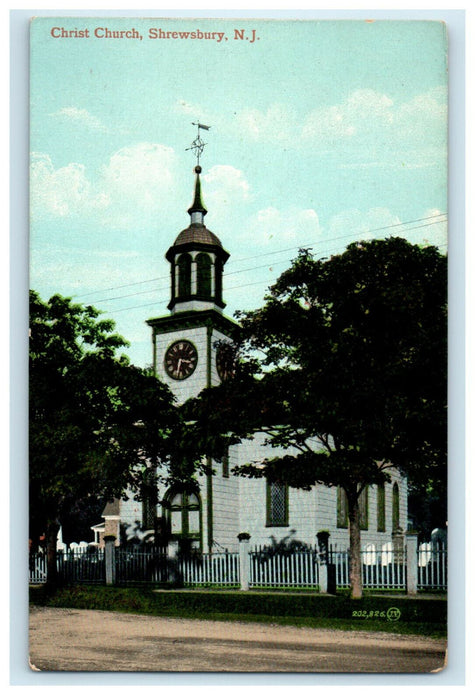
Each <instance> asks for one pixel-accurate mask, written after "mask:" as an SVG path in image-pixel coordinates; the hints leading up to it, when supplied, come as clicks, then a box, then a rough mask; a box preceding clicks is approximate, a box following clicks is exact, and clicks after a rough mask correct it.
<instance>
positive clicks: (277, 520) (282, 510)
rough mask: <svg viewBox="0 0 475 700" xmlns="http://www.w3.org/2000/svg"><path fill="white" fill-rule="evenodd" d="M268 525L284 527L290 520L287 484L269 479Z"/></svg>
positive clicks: (267, 498)
mask: <svg viewBox="0 0 475 700" xmlns="http://www.w3.org/2000/svg"><path fill="white" fill-rule="evenodd" d="M266 495H267V497H266V510H267V522H266V525H267V526H268V527H269V526H277V527H283V526H286V525H288V520H289V493H288V488H287V485H286V484H283V483H281V482H279V481H267V494H266Z"/></svg>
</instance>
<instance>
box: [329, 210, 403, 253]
mask: <svg viewBox="0 0 475 700" xmlns="http://www.w3.org/2000/svg"><path fill="white" fill-rule="evenodd" d="M400 223H401V220H400V218H399V217H398V216H397V215H395V214H393V213H392V212H391V211H390V210H389V209H387V208H386V207H374V208H372V209H368V210H367V211H360V210H359V209H347V210H345V211H341V212H340V213H339V214H337V215H336V216H333V217H332V218H331V219H330V221H329V223H328V227H327V228H326V229H325V239H326V241H327V246H328V252H330V253H333V252H335V251H337V250H340V249H341V248H346V246H347V245H348V244H349V243H350V242H351V241H352V240H358V239H360V240H365V239H370V238H386V237H387V236H391V235H397V234H398V231H399V228H400V227H399V224H400Z"/></svg>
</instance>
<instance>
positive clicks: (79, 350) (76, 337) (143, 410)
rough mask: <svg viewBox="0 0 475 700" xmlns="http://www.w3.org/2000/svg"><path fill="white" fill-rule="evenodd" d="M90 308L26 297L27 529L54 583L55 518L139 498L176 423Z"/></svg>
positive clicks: (159, 387)
mask: <svg viewBox="0 0 475 700" xmlns="http://www.w3.org/2000/svg"><path fill="white" fill-rule="evenodd" d="M98 317H99V312H98V311H97V310H96V309H94V308H93V307H91V306H81V305H78V304H73V303H72V302H71V299H68V298H63V297H61V296H59V295H55V296H53V297H51V299H50V300H49V301H48V302H44V301H42V300H41V298H40V297H39V295H38V294H37V293H36V292H34V291H32V292H30V368H29V380H30V386H29V399H30V421H29V441H30V526H31V528H32V529H33V530H36V532H44V533H45V534H46V540H47V561H48V575H47V580H48V583H49V584H51V585H53V584H55V582H56V539H57V534H58V530H59V527H60V523H61V521H62V520H63V519H64V520H67V518H68V515H69V514H70V513H71V512H74V511H77V510H79V509H81V508H82V507H83V506H85V505H86V504H87V503H88V502H90V501H91V499H97V497H100V496H102V497H103V498H104V499H110V498H113V497H121V496H124V495H125V492H126V490H127V489H131V490H132V491H135V492H136V493H137V494H138V496H139V497H141V496H143V488H144V483H145V484H147V485H148V487H149V488H153V484H154V479H155V469H156V466H157V464H158V463H159V462H160V461H162V460H166V459H167V458H168V455H169V451H170V446H171V445H172V442H171V440H170V439H169V437H170V435H171V433H172V431H173V429H174V426H175V424H176V421H177V414H176V409H175V408H174V405H173V399H172V395H171V393H170V391H169V390H168V388H167V387H166V386H165V385H163V384H162V383H161V382H159V381H158V380H157V379H156V378H155V377H153V376H152V375H151V373H149V372H146V371H145V370H142V369H140V368H138V367H135V366H133V365H131V364H130V363H129V361H128V359H127V358H126V357H125V356H124V355H120V354H118V353H119V350H120V349H121V348H123V347H124V346H125V345H126V343H125V341H124V340H123V338H121V337H120V336H119V335H117V334H115V333H114V332H113V329H114V323H113V322H112V321H110V320H100V319H99V318H98Z"/></svg>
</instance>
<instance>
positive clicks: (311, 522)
mask: <svg viewBox="0 0 475 700" xmlns="http://www.w3.org/2000/svg"><path fill="white" fill-rule="evenodd" d="M200 172H201V167H200V166H199V165H197V166H196V168H195V173H196V180H195V187H194V199H193V203H192V205H191V207H190V208H189V209H188V213H189V215H190V222H189V225H188V227H187V228H185V229H184V230H183V231H181V233H179V235H178V236H177V237H176V238H175V241H174V243H173V244H172V245H171V246H170V248H169V249H168V251H167V252H166V258H167V260H168V262H169V263H170V275H171V298H170V302H169V304H168V311H169V313H168V314H166V315H164V316H160V317H158V318H153V319H150V320H148V321H147V323H148V325H149V326H150V328H151V330H152V344H153V366H154V368H155V372H156V374H157V376H158V377H159V378H160V379H161V380H162V381H163V382H165V383H166V384H168V386H169V387H170V388H171V389H172V391H173V392H174V394H175V395H176V397H177V399H178V402H179V403H183V402H184V401H186V400H187V399H188V398H190V397H192V396H196V395H198V394H199V392H200V391H201V390H202V389H203V388H205V387H210V386H215V385H217V384H218V383H219V382H220V381H221V379H222V378H223V377H224V376H225V374H226V372H227V371H228V369H229V365H228V362H227V355H226V341H229V340H230V339H231V338H232V337H233V331H234V330H235V328H236V323H235V321H233V320H232V319H230V318H228V317H227V316H226V315H225V314H224V312H223V310H224V307H225V303H224V301H223V270H224V266H225V264H226V261H227V260H228V258H229V253H228V252H226V250H225V248H224V247H223V245H222V243H221V241H220V239H219V238H218V236H217V235H216V234H214V233H212V232H211V231H210V230H209V229H208V228H207V227H206V225H205V223H204V219H205V216H206V213H207V212H206V209H205V207H204V205H203V201H202V194H201V182H200ZM271 449H272V448H270V447H267V446H264V445H263V441H262V440H259V436H256V438H255V439H254V440H252V441H247V442H246V443H243V444H241V445H235V446H232V447H230V449H229V454H227V455H225V456H224V458H223V461H222V462H216V463H212V466H213V468H214V473H213V474H212V475H203V476H198V477H197V487H196V490H194V491H190V492H185V491H180V490H169V491H168V492H161V493H159V494H158V505H156V506H154V508H153V511H152V512H150V504H142V503H141V502H138V501H135V500H134V499H133V498H130V499H129V500H126V501H114V502H112V503H109V504H108V505H107V506H106V508H105V510H104V512H103V518H104V522H103V523H101V524H99V525H97V526H95V527H94V528H93V530H94V531H95V537H96V542H97V543H100V542H102V539H103V536H104V534H114V535H115V536H116V538H117V540H116V543H117V544H119V543H121V544H124V539H125V540H127V538H130V537H132V536H137V534H138V535H139V537H144V536H145V537H147V536H150V535H151V532H152V531H153V524H154V521H155V523H156V519H158V522H159V523H160V527H161V530H162V532H165V533H166V535H167V539H168V540H169V541H170V542H172V543H175V544H180V545H181V546H182V547H183V548H186V549H189V548H190V547H191V548H192V549H196V550H199V551H201V552H218V551H223V550H228V551H236V550H237V545H238V540H237V535H238V534H239V533H241V532H247V533H249V534H250V535H251V543H252V544H253V545H267V544H269V543H270V542H271V538H272V537H273V538H275V540H277V541H280V540H282V539H283V538H285V537H288V536H289V537H291V538H292V539H297V540H300V541H301V542H304V543H306V544H308V545H315V544H316V534H317V532H319V531H327V532H329V533H330V543H331V544H333V545H337V546H344V547H346V546H348V537H349V536H348V523H347V514H346V512H345V511H346V498H345V497H344V494H343V492H342V491H341V490H340V489H338V488H335V487H333V488H329V487H326V486H321V485H319V486H316V487H314V488H312V489H311V490H310V491H303V490H299V489H293V488H288V487H286V486H285V485H282V484H272V483H266V481H265V480H264V479H246V478H243V477H237V476H234V475H233V474H232V471H231V470H232V467H233V466H234V465H236V464H242V463H245V462H248V461H256V460H258V459H259V458H260V457H262V458H264V457H265V456H266V455H268V452H269V450H271ZM391 477H392V480H391V482H390V483H386V484H385V485H384V486H379V487H378V486H373V487H369V488H367V489H366V491H365V492H364V494H363V498H362V544H363V545H368V544H374V545H375V546H376V547H377V548H380V547H382V546H384V545H385V544H387V543H389V542H391V541H392V540H393V539H394V537H395V536H396V537H397V536H398V535H399V537H400V536H401V534H402V532H404V531H405V530H406V527H407V484H406V480H405V479H404V478H403V477H401V475H400V474H399V473H398V472H397V470H393V472H392V474H391ZM121 540H122V541H121Z"/></svg>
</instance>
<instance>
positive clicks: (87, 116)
mask: <svg viewBox="0 0 475 700" xmlns="http://www.w3.org/2000/svg"><path fill="white" fill-rule="evenodd" d="M51 116H52V117H56V118H59V119H64V120H66V121H68V122H71V123H76V124H78V125H79V126H85V127H87V128H88V129H92V130H94V131H107V127H106V126H105V125H104V124H103V123H102V122H101V121H100V120H99V119H97V117H95V116H94V115H93V114H91V113H90V112H88V111H87V109H80V108H78V107H62V108H61V109H59V110H58V111H57V112H53V113H52V114H51Z"/></svg>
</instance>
